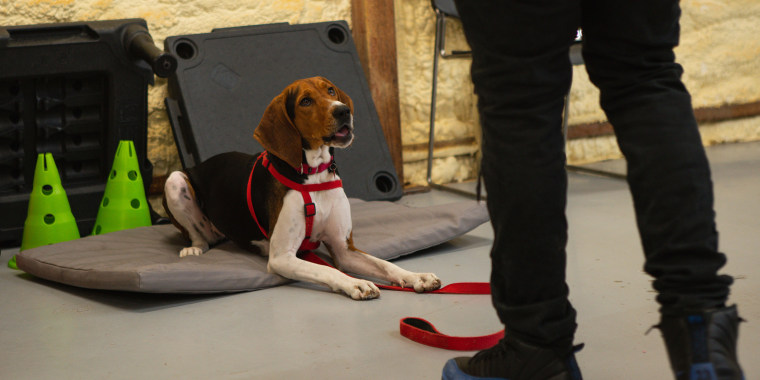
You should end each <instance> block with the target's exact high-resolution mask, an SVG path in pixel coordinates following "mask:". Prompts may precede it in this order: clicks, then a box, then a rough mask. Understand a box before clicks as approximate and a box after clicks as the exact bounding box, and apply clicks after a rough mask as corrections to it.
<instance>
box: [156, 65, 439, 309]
mask: <svg viewBox="0 0 760 380" xmlns="http://www.w3.org/2000/svg"><path fill="white" fill-rule="evenodd" d="M353 131H354V125H353V103H352V102H351V98H349V97H348V96H347V95H346V94H345V93H343V91H341V90H340V89H339V88H338V87H336V86H335V85H333V84H332V83H331V82H330V81H328V80H327V79H325V78H322V77H314V78H308V79H302V80H298V81H296V82H294V83H292V84H291V85H289V86H288V87H287V88H285V90H283V92H282V93H281V94H280V95H278V96H276V97H275V98H274V99H273V100H272V102H271V103H270V104H269V106H268V107H267V108H266V111H264V115H263V117H262V118H261V122H260V123H259V125H258V127H257V128H256V130H255V132H254V135H253V136H254V137H255V138H256V139H257V140H258V141H259V143H261V145H262V146H263V147H264V149H265V150H266V152H265V153H260V154H258V155H247V154H243V153H223V154H220V155H217V156H214V157H212V158H209V159H208V160H206V161H204V162H203V163H201V164H200V165H198V166H196V167H194V168H190V169H187V170H184V171H176V172H173V173H172V174H171V175H170V176H169V178H168V179H167V181H166V186H165V189H164V190H165V191H164V208H165V209H166V212H167V213H168V214H169V216H170V218H171V220H172V222H173V223H174V225H175V226H177V227H178V228H179V229H180V230H181V231H182V233H183V234H184V235H185V237H187V238H188V239H189V240H190V241H191V246H190V247H187V248H184V249H182V250H181V251H180V253H179V255H180V257H185V256H188V255H200V254H202V253H204V252H206V251H207V250H208V249H209V244H214V243H217V242H219V241H221V240H222V239H224V238H225V237H226V238H229V239H230V240H232V241H234V242H235V243H237V244H238V245H240V246H242V247H244V248H247V249H252V248H254V247H256V248H257V249H253V250H257V251H259V252H261V253H262V254H264V255H268V256H269V259H268V265H267V267H268V270H269V271H270V272H273V273H277V274H279V275H281V276H284V277H287V278H290V279H293V280H299V281H309V282H313V283H317V284H323V285H327V286H329V287H330V289H332V290H333V291H335V292H343V293H345V294H347V295H348V296H350V297H351V298H353V299H357V300H358V299H370V298H376V297H378V296H379V295H380V291H379V290H378V288H377V286H375V284H373V283H372V282H370V281H366V280H362V279H356V278H352V277H349V276H346V275H345V274H343V273H341V272H340V271H338V270H336V269H333V268H330V267H326V266H322V265H318V264H313V263H310V262H307V261H304V260H301V259H299V258H298V257H296V254H297V253H298V251H299V250H300V249H302V248H303V247H304V246H306V247H307V248H309V247H311V248H313V246H314V242H320V241H321V242H323V243H324V244H325V245H326V246H327V249H328V251H329V252H330V255H331V256H332V258H333V261H334V262H335V264H336V267H338V268H340V270H345V271H349V272H353V273H356V274H359V275H362V276H367V277H372V278H378V279H382V280H385V281H388V282H390V283H393V284H396V285H399V286H403V287H408V288H414V290H415V291H417V292H423V291H428V290H434V289H437V288H439V287H440V286H441V281H440V280H439V279H438V277H436V276H435V275H434V274H432V273H412V272H409V271H407V270H404V269H402V268H400V267H398V266H396V265H394V264H391V263H389V262H387V261H385V260H381V259H378V258H375V257H373V256H371V255H368V254H366V253H364V252H362V251H360V250H358V249H357V248H356V247H354V243H353V237H352V232H351V229H352V226H351V210H350V208H349V203H348V198H347V197H346V194H345V192H344V191H343V188H342V187H339V186H340V182H339V177H338V173H337V171H336V169H335V165H334V164H333V162H332V150H333V148H345V147H347V146H349V145H351V143H352V142H353V139H354V134H353ZM304 161H305V162H304ZM287 184H290V186H291V187H288V186H286V185H287ZM332 185H335V186H332ZM320 186H321V187H322V188H327V189H326V190H322V189H321V188H319V187H320ZM293 188H296V189H293ZM315 188H317V189H318V190H316V191H313V190H314V189H315ZM299 189H300V190H299ZM304 189H305V190H304ZM309 198H310V199H309ZM309 228H310V230H311V233H310V236H307V231H308V230H309Z"/></svg>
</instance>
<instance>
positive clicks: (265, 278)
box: [16, 199, 488, 293]
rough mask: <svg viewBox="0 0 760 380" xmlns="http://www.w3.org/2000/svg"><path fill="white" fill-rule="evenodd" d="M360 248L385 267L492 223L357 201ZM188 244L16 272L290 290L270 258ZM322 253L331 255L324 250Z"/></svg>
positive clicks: (126, 235)
mask: <svg viewBox="0 0 760 380" xmlns="http://www.w3.org/2000/svg"><path fill="white" fill-rule="evenodd" d="M351 215H352V219H353V224H354V230H353V237H354V243H355V244H356V246H357V247H358V248H359V249H362V250H363V251H366V252H368V253H370V254H372V255H374V256H377V257H380V258H383V259H387V260H390V259H394V258H397V257H400V256H403V255H407V254H410V253H413V252H416V251H419V250H421V249H425V248H429V247H432V246H435V245H438V244H441V243H444V242H446V241H448V240H451V239H453V238H455V237H457V236H460V235H463V234H465V233H467V232H468V231H470V230H472V229H473V228H475V227H477V226H479V225H481V224H483V223H484V222H486V221H488V212H487V211H486V207H485V204H478V203H476V202H474V201H465V202H459V203H453V204H446V205H438V206H430V207H419V208H418V207H408V206H403V205H399V204H396V203H392V202H384V201H371V202H365V201H362V200H358V199H351ZM186 244H187V242H186V241H185V240H184V239H183V238H182V236H181V235H180V234H179V232H178V231H177V230H176V229H175V228H174V226H172V225H159V226H150V227H142V228H135V229H131V230H124V231H117V232H111V233H108V234H104V235H96V236H88V237H85V238H81V239H77V240H72V241H67V242H63V243H58V244H54V245H48V246H42V247H37V248H33V249H28V250H25V251H22V252H20V253H19V254H18V255H17V256H16V260H17V264H18V267H19V268H20V269H22V270H24V271H25V272H27V273H30V274H32V275H34V276H37V277H40V278H44V279H47V280H51V281H55V282H60V283H63V284H68V285H73V286H78V287H83V288H90V289H107V290H122V291H132V292H146V293H218V292H238V291H250V290H258V289H264V288H268V287H272V286H277V285H281V284H285V283H288V282H290V280H288V279H285V278H283V277H280V276H278V275H275V274H270V273H267V270H266V260H267V259H266V257H263V256H260V255H257V254H255V253H251V252H248V251H245V250H243V249H242V248H240V247H238V246H237V245H235V244H234V243H232V242H224V243H222V244H219V245H216V246H214V247H213V248H211V249H210V250H209V251H208V252H206V253H205V254H203V255H201V256H190V257H184V258H181V259H180V257H179V255H178V253H179V250H180V249H181V248H183V247H184V246H185V245H186ZM318 252H321V253H326V251H325V250H324V248H320V249H319V250H318Z"/></svg>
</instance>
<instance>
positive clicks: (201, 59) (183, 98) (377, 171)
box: [164, 21, 403, 200]
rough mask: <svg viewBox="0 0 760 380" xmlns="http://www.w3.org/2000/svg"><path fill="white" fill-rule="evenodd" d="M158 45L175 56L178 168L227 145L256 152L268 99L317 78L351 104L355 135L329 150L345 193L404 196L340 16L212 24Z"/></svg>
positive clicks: (172, 105)
mask: <svg viewBox="0 0 760 380" xmlns="http://www.w3.org/2000/svg"><path fill="white" fill-rule="evenodd" d="M164 49H165V50H166V51H167V52H171V53H173V54H174V55H175V56H177V59H178V67H177V71H176V72H175V75H173V76H170V77H169V97H168V98H167V99H166V106H167V111H168V113H169V119H170V122H171V124H172V129H173V130H174V135H175V140H176V142H177V148H178V151H179V154H180V159H181V161H182V164H183V166H185V167H191V166H195V165H196V164H198V163H200V162H201V161H204V160H206V159H208V158H210V157H211V156H214V155H216V154H218V153H223V152H228V151H240V152H246V153H256V152H260V151H261V150H262V148H261V146H260V145H259V144H258V142H257V141H256V140H254V139H253V131H254V129H255V128H256V125H258V123H259V120H261V116H262V114H263V113H264V110H265V109H266V107H267V105H268V104H269V102H270V101H271V100H272V98H274V97H275V96H276V95H278V94H279V93H280V92H281V91H282V90H283V89H284V88H285V86H287V85H289V84H290V83H292V82H293V81H294V80H297V79H300V78H306V77H312V76H323V77H326V78H327V79H329V80H330V81H332V82H333V83H335V85H336V86H338V87H340V88H341V89H342V90H343V91H345V92H346V93H347V94H348V95H349V96H350V97H351V99H352V100H353V103H354V126H355V131H356V139H355V140H354V143H353V144H352V145H351V146H350V147H349V148H348V149H336V152H335V156H336V157H335V159H336V162H337V164H338V168H339V170H340V174H341V177H343V179H344V181H343V185H344V190H345V191H346V194H347V195H348V196H350V197H356V198H361V199H364V200H392V199H398V198H400V197H401V195H402V194H403V189H402V187H401V185H400V181H399V180H398V177H397V174H396V171H395V167H394V166H393V160H392V158H391V156H390V153H389V150H388V146H387V143H386V140H385V136H384V134H383V130H382V127H381V125H380V121H379V119H378V117H377V111H376V110H375V105H374V103H373V101H372V96H371V93H370V91H369V86H368V85H367V81H366V78H365V77H364V70H363V69H362V66H361V62H360V61H359V57H358V54H357V53H356V48H355V46H354V43H353V40H352V38H351V33H350V30H349V29H348V24H346V22H345V21H333V22H321V23H314V24H298V25H289V24H287V23H280V24H268V25H255V26H247V27H238V28H227V29H215V30H213V31H212V32H211V33H204V34H193V35H183V36H172V37H169V38H167V39H166V40H165V41H164Z"/></svg>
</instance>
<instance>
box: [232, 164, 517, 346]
mask: <svg viewBox="0 0 760 380" xmlns="http://www.w3.org/2000/svg"><path fill="white" fill-rule="evenodd" d="M259 161H261V164H262V165H264V167H265V168H267V169H268V170H269V173H271V174H272V176H274V178H276V179H277V180H278V181H280V183H281V184H283V185H285V187H287V188H290V189H293V190H296V191H298V192H300V193H301V196H302V197H303V203H304V217H305V218H306V238H304V239H303V242H302V243H301V246H300V247H299V251H302V253H303V255H301V256H300V257H301V258H302V259H304V260H306V261H309V262H312V263H315V264H320V265H328V266H329V264H327V263H326V262H325V261H324V260H322V259H321V258H319V257H318V256H317V255H316V254H314V253H313V252H311V251H312V250H314V249H317V248H318V247H319V244H320V243H319V241H315V242H312V241H310V240H309V238H310V237H311V230H312V228H313V226H314V215H316V214H317V209H316V206H315V205H314V202H312V200H311V195H310V194H309V192H310V191H323V190H330V189H335V188H338V187H342V186H343V182H342V181H341V180H339V179H338V180H335V181H330V182H325V183H318V184H311V185H304V184H300V183H296V182H293V181H291V180H289V179H287V178H285V176H283V175H282V174H280V172H278V171H277V170H276V169H275V168H274V165H272V163H271V162H270V161H269V159H268V157H267V152H264V153H262V154H260V155H259V157H258V158H257V159H256V162H254V164H253V168H252V169H251V175H250V176H249V177H248V191H247V196H246V198H247V200H248V210H249V211H250V212H251V216H252V217H253V220H255V221H256V225H257V226H259V230H261V233H262V234H263V235H264V237H266V238H267V239H269V236H268V235H267V232H266V231H265V230H264V227H262V226H261V223H259V219H258V218H257V217H256V212H255V211H254V209H253V202H252V201H251V182H252V181H253V171H254V170H255V169H256V165H257V164H258V163H259ZM330 167H333V168H334V164H333V159H332V158H331V159H330V162H329V163H327V164H322V165H319V167H317V168H314V167H310V166H307V165H303V166H302V167H301V173H302V174H303V173H307V174H316V173H321V172H323V171H325V170H327V169H328V168H330ZM333 170H334V169H333ZM375 285H377V286H378V287H380V288H381V289H389V290H401V291H412V292H413V291H414V290H413V289H409V288H402V287H399V286H389V285H382V284H375ZM428 293H444V294H490V293H491V286H490V284H489V283H474V282H467V283H456V284H449V285H447V286H444V287H443V288H441V289H438V290H434V291H431V292H428ZM399 329H400V333H401V335H403V336H405V337H407V338H409V339H411V340H413V341H415V342H418V343H422V344H426V345H428V346H432V347H438V348H445V349H449V350H465V351H473V350H482V349H486V348H488V347H491V346H493V345H495V344H496V343H498V341H499V339H501V338H503V337H504V331H503V330H502V331H499V332H496V333H494V334H489V335H484V336H477V337H460V336H450V335H446V334H443V333H441V332H440V331H438V330H437V329H436V328H435V326H433V324H431V323H430V322H428V321H426V320H424V319H421V318H415V317H406V318H402V319H401V320H400V321H399Z"/></svg>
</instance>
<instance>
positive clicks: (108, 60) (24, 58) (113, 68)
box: [0, 19, 176, 246]
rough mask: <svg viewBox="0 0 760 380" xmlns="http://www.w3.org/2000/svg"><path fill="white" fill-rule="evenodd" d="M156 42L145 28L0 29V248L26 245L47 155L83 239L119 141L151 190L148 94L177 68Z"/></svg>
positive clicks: (115, 23)
mask: <svg viewBox="0 0 760 380" xmlns="http://www.w3.org/2000/svg"><path fill="white" fill-rule="evenodd" d="M152 43H153V41H152V39H151V38H150V35H149V34H148V31H147V24H146V23H145V21H144V20H141V19H130V20H112V21H96V22H75V23H62V24H41V25H24V26H2V27H0V245H2V246H15V245H19V244H20V239H21V235H22V231H23V225H24V220H25V219H26V212H27V206H28V200H29V192H30V191H31V188H32V183H33V180H34V167H35V162H36V160H37V154H38V153H45V152H50V153H52V154H53V157H54V159H55V163H56V166H57V167H58V170H59V174H60V176H61V181H62V183H63V187H64V189H65V190H66V193H67V195H68V199H69V204H70V205H71V208H72V213H73V214H74V217H75V218H76V220H77V223H78V225H79V229H80V233H81V235H82V236H84V235H88V234H89V233H90V231H91V229H92V225H93V223H94V221H95V217H96V216H97V211H98V204H99V201H100V198H101V197H102V194H103V191H104V189H105V184H106V179H107V174H108V171H109V170H110V168H111V165H112V162H113V157H114V154H115V152H116V148H117V146H118V143H119V141H120V140H132V141H134V143H135V147H136V150H137V156H138V161H139V162H140V167H141V170H142V176H143V180H144V181H145V182H146V186H148V185H149V184H150V180H151V178H152V166H151V164H150V162H149V161H148V159H147V87H148V85H149V84H153V71H154V69H156V67H157V68H158V70H159V71H160V70H169V71H171V70H173V68H174V67H176V60H173V57H167V56H166V54H163V52H162V51H160V50H159V49H158V48H156V47H155V45H152ZM151 65H153V67H152V66H151ZM157 65H158V66H157ZM172 65H174V66H172ZM162 74H164V75H166V74H168V73H167V72H166V71H163V72H162Z"/></svg>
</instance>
